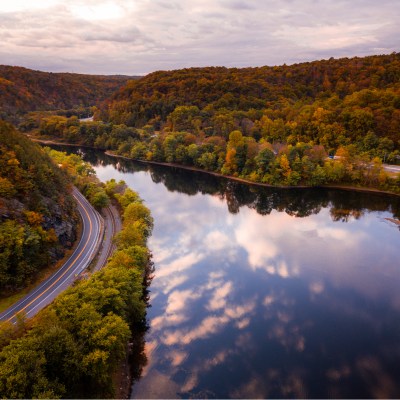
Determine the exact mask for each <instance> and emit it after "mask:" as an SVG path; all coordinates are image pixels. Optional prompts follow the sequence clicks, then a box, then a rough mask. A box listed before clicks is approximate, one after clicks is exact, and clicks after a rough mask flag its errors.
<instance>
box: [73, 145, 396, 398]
mask: <svg viewBox="0 0 400 400" xmlns="http://www.w3.org/2000/svg"><path fill="white" fill-rule="evenodd" d="M71 151H72V150H71ZM74 151H77V150H76V149H74ZM79 151H83V152H84V153H85V158H86V159H87V160H88V161H90V162H91V163H92V165H93V166H94V167H95V169H96V172H97V174H98V176H99V178H100V179H101V180H108V179H111V178H114V179H116V180H120V179H123V180H125V181H126V182H127V184H128V185H129V186H131V187H132V188H133V189H134V190H136V191H138V192H139V193H140V196H141V197H142V198H143V199H145V202H146V205H147V206H148V207H149V208H150V209H151V212H152V216H153V217H154V220H155V226H154V231H153V236H152V237H151V240H150V242H149V247H150V248H151V250H152V252H153V255H154V262H155V267H156V271H155V278H154V279H153V282H152V285H151V288H150V305H151V307H150V308H149V309H148V325H149V329H148V330H147V332H146V333H145V334H144V336H143V338H142V339H143V340H142V341H141V340H140V338H139V339H138V340H137V342H138V343H140V342H142V343H143V346H144V350H143V354H141V355H138V357H136V358H135V360H134V361H133V362H134V365H135V368H134V376H135V379H134V382H133V386H132V393H131V396H132V398H179V397H185V398H188V397H197V398H229V397H231V398H267V397H272V398H282V397H284V398H290V397H296V398H301V397H303V398H304V397H314V398H315V397H319V398H327V397H345V398H352V397H353V398H354V397H355V398H370V397H374V398H376V397H384V398H398V397H400V379H399V378H400V375H399V374H400V373H399V371H400V322H399V321H400V290H399V287H400V260H399V255H400V229H399V225H398V224H396V218H397V219H399V217H400V198H399V197H392V196H388V195H382V194H376V193H361V192H351V191H341V190H331V189H308V190H298V189H297V190H279V189H273V188H264V187H262V188H261V187H255V186H249V185H245V184H240V183H238V182H232V181H229V180H227V179H223V178H217V177H214V176H209V175H206V174H203V173H195V172H191V171H185V170H179V169H174V168H168V167H161V166H150V165H146V164H140V163H135V162H130V161H127V160H121V159H116V158H110V157H107V156H105V155H104V154H102V153H100V152H92V151H88V150H83V149H81V150H79ZM139 348H140V346H139ZM138 363H139V364H138Z"/></svg>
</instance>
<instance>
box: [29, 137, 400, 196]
mask: <svg viewBox="0 0 400 400" xmlns="http://www.w3.org/2000/svg"><path fill="white" fill-rule="evenodd" d="M28 137H29V138H30V139H31V140H32V141H34V142H38V143H42V144H54V145H59V146H71V147H83V148H87V149H93V150H99V151H103V152H104V154H106V155H107V156H110V157H115V158H121V159H124V160H128V161H135V162H140V163H142V164H153V165H160V166H164V167H170V168H180V169H185V170H188V171H193V172H202V173H204V174H208V175H212V176H216V177H218V178H226V179H229V180H232V181H236V182H239V183H244V184H247V185H253V186H260V187H268V188H277V189H316V188H321V189H339V190H346V191H354V192H364V193H377V194H384V195H390V196H396V197H400V194H399V193H394V192H388V191H385V190H379V189H374V188H367V187H357V186H348V185H329V184H328V185H320V186H306V185H299V186H283V185H270V184H268V183H263V182H254V181H250V180H248V179H243V178H238V177H235V176H231V175H223V174H221V173H218V172H214V171H207V170H205V169H201V168H196V167H192V166H189V165H181V164H174V163H165V162H159V161H148V160H139V159H135V158H130V157H126V156H121V155H119V154H114V153H112V152H111V151H109V150H105V149H101V148H98V147H93V146H87V145H81V144H75V143H65V142H55V141H53V140H45V139H36V138H34V137H32V136H29V135H28Z"/></svg>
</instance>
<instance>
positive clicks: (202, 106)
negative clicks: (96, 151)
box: [21, 53, 400, 192]
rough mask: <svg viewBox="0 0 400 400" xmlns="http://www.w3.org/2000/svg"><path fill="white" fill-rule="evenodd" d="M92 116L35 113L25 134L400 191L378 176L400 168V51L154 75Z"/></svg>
mask: <svg viewBox="0 0 400 400" xmlns="http://www.w3.org/2000/svg"><path fill="white" fill-rule="evenodd" d="M95 116H96V119H97V121H94V122H90V123H80V122H79V121H78V119H77V118H76V117H70V118H67V117H65V116H41V117H40V116H36V117H35V116H33V115H30V116H29V118H27V119H26V120H25V121H24V122H23V123H22V124H21V129H22V130H25V131H29V130H31V131H32V130H35V129H36V133H37V134H38V135H39V136H42V137H56V138H58V139H62V140H63V141H66V142H71V143H81V144H85V145H89V146H94V147H98V148H102V149H108V150H113V151H114V152H116V153H117V154H120V155H124V156H127V157H131V158H135V159H141V160H147V161H156V162H167V163H175V164H182V165H185V166H188V167H195V168H201V169H205V170H208V171H212V172H217V173H222V174H224V175H229V176H234V177H239V178H243V179H247V180H251V181H254V182H262V183H266V184H271V185H284V186H297V185H311V186H319V185H324V184H335V185H337V184H350V185H357V186H364V187H365V186H366V187H375V188H379V189H383V190H391V191H397V192H398V191H399V190H400V189H399V181H398V178H397V180H396V177H395V176H390V175H387V174H386V173H385V172H384V170H383V168H382V162H388V163H393V164H395V163H400V54H396V53H393V54H391V55H383V56H370V57H364V58H358V57H356V58H352V59H347V58H343V59H333V58H332V59H329V60H323V61H315V62H311V63H302V64H295V65H291V66H286V65H284V66H280V67H262V68H244V69H227V68H222V67H221V68H211V67H210V68H190V69H184V70H177V71H164V72H155V73H152V74H149V75H148V76H146V77H144V78H142V79H140V80H137V81H130V82H129V83H128V84H127V85H126V86H125V87H123V88H121V89H120V90H119V91H118V92H116V93H115V94H114V95H113V96H112V97H111V98H110V99H109V100H107V101H105V102H104V103H103V104H102V106H101V107H100V108H99V109H98V110H97V112H96V115H95ZM35 118H36V119H35ZM34 120H35V121H36V122H34ZM334 155H335V156H336V158H335V159H334V160H333V159H332V158H333V156H334ZM328 156H330V158H328Z"/></svg>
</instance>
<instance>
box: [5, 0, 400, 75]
mask: <svg viewBox="0 0 400 400" xmlns="http://www.w3.org/2000/svg"><path fill="white" fill-rule="evenodd" d="M399 21H400V0H274V1H272V0H181V1H175V0H113V1H111V0H34V1H32V0H0V38H1V39H0V64H6V65H19V66H24V67H27V68H32V69H37V70H42V71H49V72H50V71H51V72H77V73H88V74H106V75H112V74H125V75H143V74H147V73H149V72H152V71H156V70H171V69H179V68H188V67H196V66H199V67H202V66H226V67H254V66H263V65H270V66H272V65H282V64H284V63H286V64H293V63H297V62H303V61H312V60H320V59H327V58H330V57H334V58H339V57H353V56H365V55H371V54H389V53H392V52H394V51H396V52H398V51H399V50H400V40H399V38H400V23H399Z"/></svg>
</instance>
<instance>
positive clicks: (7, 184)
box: [0, 122, 77, 296]
mask: <svg viewBox="0 0 400 400" xmlns="http://www.w3.org/2000/svg"><path fill="white" fill-rule="evenodd" d="M76 223H77V216H76V213H75V203H74V201H73V199H72V197H71V196H70V182H69V179H68V177H67V175H66V174H65V173H64V172H63V171H62V170H60V169H59V168H58V167H57V166H56V165H55V164H54V163H53V162H52V160H51V159H50V157H48V156H47V154H46V153H45V152H44V151H43V150H42V149H41V148H40V147H39V146H38V145H36V144H34V143H33V142H31V141H30V140H29V139H27V138H26V137H25V136H24V135H22V134H21V133H19V132H17V131H16V130H15V129H14V128H13V127H12V126H11V125H9V124H7V123H4V122H0V291H1V293H2V295H3V296H4V295H5V294H7V293H10V292H12V291H14V290H17V289H20V288H22V287H25V286H26V285H27V284H29V282H30V281H31V279H32V278H33V277H34V276H35V275H36V274H37V272H38V271H39V270H40V269H42V268H45V267H47V266H49V265H50V264H51V263H52V262H54V261H55V260H56V259H57V258H60V257H61V256H62V255H63V254H64V250H65V248H68V247H71V246H72V244H73V242H74V241H75V239H76Z"/></svg>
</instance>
